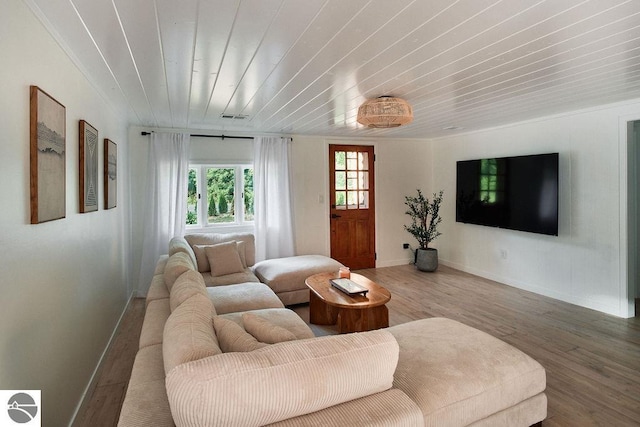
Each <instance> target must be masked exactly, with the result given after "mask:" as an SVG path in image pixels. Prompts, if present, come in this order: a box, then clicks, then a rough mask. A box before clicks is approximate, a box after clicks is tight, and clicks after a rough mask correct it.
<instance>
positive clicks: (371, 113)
mask: <svg viewBox="0 0 640 427" xmlns="http://www.w3.org/2000/svg"><path fill="white" fill-rule="evenodd" d="M412 121H413V109H412V108H411V105H409V103H408V102H407V101H405V100H404V99H402V98H394V97H391V96H381V97H379V98H375V99H369V100H367V101H365V103H364V104H362V105H361V106H360V108H358V123H360V124H361V125H365V126H367V127H370V128H395V127H398V126H402V125H406V124H408V123H411V122H412Z"/></svg>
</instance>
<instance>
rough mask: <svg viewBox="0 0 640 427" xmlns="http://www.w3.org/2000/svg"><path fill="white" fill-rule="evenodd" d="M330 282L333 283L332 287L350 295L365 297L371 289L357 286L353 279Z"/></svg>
mask: <svg viewBox="0 0 640 427" xmlns="http://www.w3.org/2000/svg"><path fill="white" fill-rule="evenodd" d="M329 282H331V285H332V286H333V287H334V288H337V289H339V290H341V291H342V292H344V293H346V294H349V295H357V294H361V295H365V294H366V293H367V292H369V289H367V288H365V287H364V286H362V285H359V284H357V283H356V282H354V281H353V280H351V279H331V280H329Z"/></svg>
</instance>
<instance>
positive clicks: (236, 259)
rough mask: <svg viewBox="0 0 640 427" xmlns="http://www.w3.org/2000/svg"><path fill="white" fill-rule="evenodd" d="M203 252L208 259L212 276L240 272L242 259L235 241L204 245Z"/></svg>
mask: <svg viewBox="0 0 640 427" xmlns="http://www.w3.org/2000/svg"><path fill="white" fill-rule="evenodd" d="M204 252H205V253H206V254H207V258H208V259H209V265H210V266H211V275H212V276H214V277H218V276H225V275H227V274H233V273H242V271H243V268H242V261H241V260H240V254H238V245H236V242H235V241H232V242H226V243H220V244H217V245H212V246H205V248H204Z"/></svg>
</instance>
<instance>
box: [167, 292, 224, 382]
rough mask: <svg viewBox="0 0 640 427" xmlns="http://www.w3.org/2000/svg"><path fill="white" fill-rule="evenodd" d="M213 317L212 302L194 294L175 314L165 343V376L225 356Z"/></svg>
mask: <svg viewBox="0 0 640 427" xmlns="http://www.w3.org/2000/svg"><path fill="white" fill-rule="evenodd" d="M212 318H213V306H212V304H211V300H209V298H207V297H206V296H203V295H201V294H196V295H193V296H192V297H191V298H189V299H188V300H186V301H185V302H183V303H182V304H181V305H180V306H179V307H177V308H176V309H175V310H174V311H173V313H171V316H169V318H168V319H167V323H166V325H165V327H164V338H163V342H162V353H163V359H164V371H165V373H168V372H170V371H171V369H173V368H174V367H175V366H177V365H180V364H182V363H185V362H190V361H192V360H198V359H201V358H204V357H208V356H212V355H216V354H220V353H221V351H220V347H219V346H218V340H217V339H216V335H215V334H214V332H213V328H212V327H211V319H212Z"/></svg>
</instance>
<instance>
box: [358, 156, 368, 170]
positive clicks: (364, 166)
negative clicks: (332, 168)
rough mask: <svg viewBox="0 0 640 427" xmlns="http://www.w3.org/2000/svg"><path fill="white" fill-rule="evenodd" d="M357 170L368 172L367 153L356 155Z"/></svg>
mask: <svg viewBox="0 0 640 427" xmlns="http://www.w3.org/2000/svg"><path fill="white" fill-rule="evenodd" d="M358 169H360V170H363V171H366V170H369V153H358Z"/></svg>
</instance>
